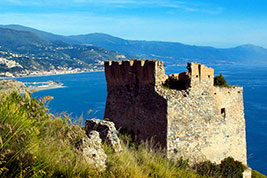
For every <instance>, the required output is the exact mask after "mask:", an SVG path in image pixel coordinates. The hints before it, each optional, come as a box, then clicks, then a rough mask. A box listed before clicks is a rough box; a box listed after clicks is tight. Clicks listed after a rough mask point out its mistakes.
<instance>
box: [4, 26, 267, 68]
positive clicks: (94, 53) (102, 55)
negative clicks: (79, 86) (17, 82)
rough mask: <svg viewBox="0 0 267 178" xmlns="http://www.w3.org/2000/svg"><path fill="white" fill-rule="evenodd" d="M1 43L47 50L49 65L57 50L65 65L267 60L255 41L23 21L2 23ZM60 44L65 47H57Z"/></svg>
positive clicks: (28, 49) (6, 46)
mask: <svg viewBox="0 0 267 178" xmlns="http://www.w3.org/2000/svg"><path fill="white" fill-rule="evenodd" d="M0 46H2V49H3V48H4V49H6V50H10V51H14V52H17V53H23V54H35V55H40V52H41V53H42V54H43V53H44V54H45V55H46V57H48V59H47V60H46V61H48V62H47V64H46V65H45V66H46V68H47V66H49V60H50V62H51V59H52V58H53V57H52V58H51V55H52V56H53V55H54V54H56V56H57V55H58V56H59V57H60V58H62V57H63V58H64V60H66V61H65V63H66V64H64V65H67V64H68V63H73V61H74V60H77V59H79V62H77V61H76V62H74V63H76V64H78V63H81V62H82V63H84V66H83V67H86V64H90V63H93V62H94V61H97V60H100V61H104V60H107V59H123V58H124V57H126V58H145V59H151V58H153V59H159V60H163V61H164V62H165V63H166V64H167V65H168V64H169V65H171V64H184V63H185V62H188V61H194V62H200V63H204V64H267V49H265V48H263V47H260V46H255V45H252V44H246V45H241V46H237V47H234V48H214V47H208V46H195V45H186V44H182V43H178V42H161V41H140V40H126V39H122V38H118V37H114V36H111V35H108V34H103V33H90V34H85V35H72V36H64V35H56V34H53V33H48V32H45V31H41V30H37V29H34V28H29V27H25V26H21V25H0ZM58 48H60V49H61V48H64V50H55V49H58ZM45 49H51V50H45ZM120 57H122V58H120ZM57 60H58V58H56V59H54V60H52V61H53V62H55V63H58V62H57ZM39 62H40V61H39ZM42 63H45V62H42ZM58 65H61V64H58ZM68 65H69V66H72V65H73V64H68ZM77 66H78V65H76V67H77Z"/></svg>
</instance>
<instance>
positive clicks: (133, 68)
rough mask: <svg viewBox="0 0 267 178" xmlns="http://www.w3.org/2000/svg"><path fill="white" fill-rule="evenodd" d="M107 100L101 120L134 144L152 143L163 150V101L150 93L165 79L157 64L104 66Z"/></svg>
mask: <svg viewBox="0 0 267 178" xmlns="http://www.w3.org/2000/svg"><path fill="white" fill-rule="evenodd" d="M105 74H106V80H107V88H108V96H107V101H106V108H105V116H104V117H105V118H108V119H110V120H111V121H113V122H114V123H115V125H116V128H117V129H121V131H122V132H127V133H129V134H131V135H133V136H134V137H135V139H136V140H137V141H141V140H147V139H152V138H153V139H154V140H155V142H157V143H160V144H161V145H162V146H163V147H166V143H167V130H166V128H167V119H166V115H167V101H166V100H165V99H164V98H163V97H162V96H160V95H159V94H157V93H156V92H155V90H154V87H155V85H156V83H162V80H165V79H166V78H167V76H166V75H165V72H164V68H163V63H162V62H159V61H140V60H130V61H122V62H117V61H108V62H105Z"/></svg>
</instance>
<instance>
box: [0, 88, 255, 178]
mask: <svg viewBox="0 0 267 178" xmlns="http://www.w3.org/2000/svg"><path fill="white" fill-rule="evenodd" d="M50 99H51V97H44V98H42V99H40V101H37V100H36V99H34V98H32V97H31V96H30V95H29V94H28V93H26V94H24V95H23V96H22V95H19V94H18V93H16V92H10V93H8V94H7V93H5V94H4V93H0V177H4V178H5V177H38V178H39V177H66V178H68V177H70V178H71V177H109V178H110V177H136V178H137V177H138V178H139V177H182V178H189V177H193V178H201V177H203V178H205V177H209V176H211V174H208V172H209V170H208V171H207V174H205V172H203V171H202V173H201V171H199V170H203V168H201V166H200V167H199V170H198V169H195V170H193V169H191V168H190V167H189V166H188V163H187V161H183V160H182V159H181V160H178V161H173V160H168V159H166V158H165V156H164V154H162V152H161V151H160V150H158V151H155V150H154V149H152V148H151V147H149V146H148V145H149V144H147V143H143V144H140V145H135V144H134V143H132V142H130V141H129V138H128V137H126V136H121V139H122V140H123V141H122V147H123V151H122V152H120V153H114V152H113V150H112V148H111V147H109V146H108V145H106V144H104V145H103V146H104V149H105V152H106V154H107V155H108V160H107V169H106V170H105V171H99V170H96V169H93V167H92V166H91V165H89V164H88V163H87V162H86V161H85V159H84V158H83V155H82V153H81V152H80V151H79V150H77V149H76V146H75V145H76V143H77V142H78V141H80V139H81V138H82V137H85V136H86V134H85V131H84V130H83V128H82V127H81V126H79V125H77V124H74V123H71V121H70V118H68V117H67V116H66V115H61V116H58V117H55V116H54V115H52V114H50V113H49V112H48V110H47V109H46V107H45V103H46V102H47V101H49V100H50ZM197 172H198V173H201V174H202V175H200V174H198V173H197ZM257 178H259V177H257Z"/></svg>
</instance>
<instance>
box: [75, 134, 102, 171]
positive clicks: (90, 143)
mask: <svg viewBox="0 0 267 178" xmlns="http://www.w3.org/2000/svg"><path fill="white" fill-rule="evenodd" d="M87 135H88V137H84V138H82V139H81V140H80V142H79V143H78V144H77V148H78V150H80V151H81V152H82V154H83V156H84V159H85V160H86V162H87V163H88V164H90V165H92V166H93V167H94V168H96V169H99V170H104V169H105V168H106V159H107V155H106V154H105V151H104V150H103V148H102V144H101V142H102V140H101V138H100V136H99V133H98V132H97V131H90V132H89V133H88V134H87Z"/></svg>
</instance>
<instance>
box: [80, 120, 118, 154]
mask: <svg viewBox="0 0 267 178" xmlns="http://www.w3.org/2000/svg"><path fill="white" fill-rule="evenodd" d="M93 130H95V131H97V132H99V134H100V138H101V139H102V140H103V141H106V142H107V143H108V144H109V145H111V147H112V148H113V150H114V152H120V151H122V147H121V144H120V139H119V137H118V135H117V133H118V132H117V130H116V128H115V125H114V123H113V122H110V121H105V120H99V119H90V120H86V122H85V131H86V134H87V135H88V136H89V135H90V133H91V131H93Z"/></svg>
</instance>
